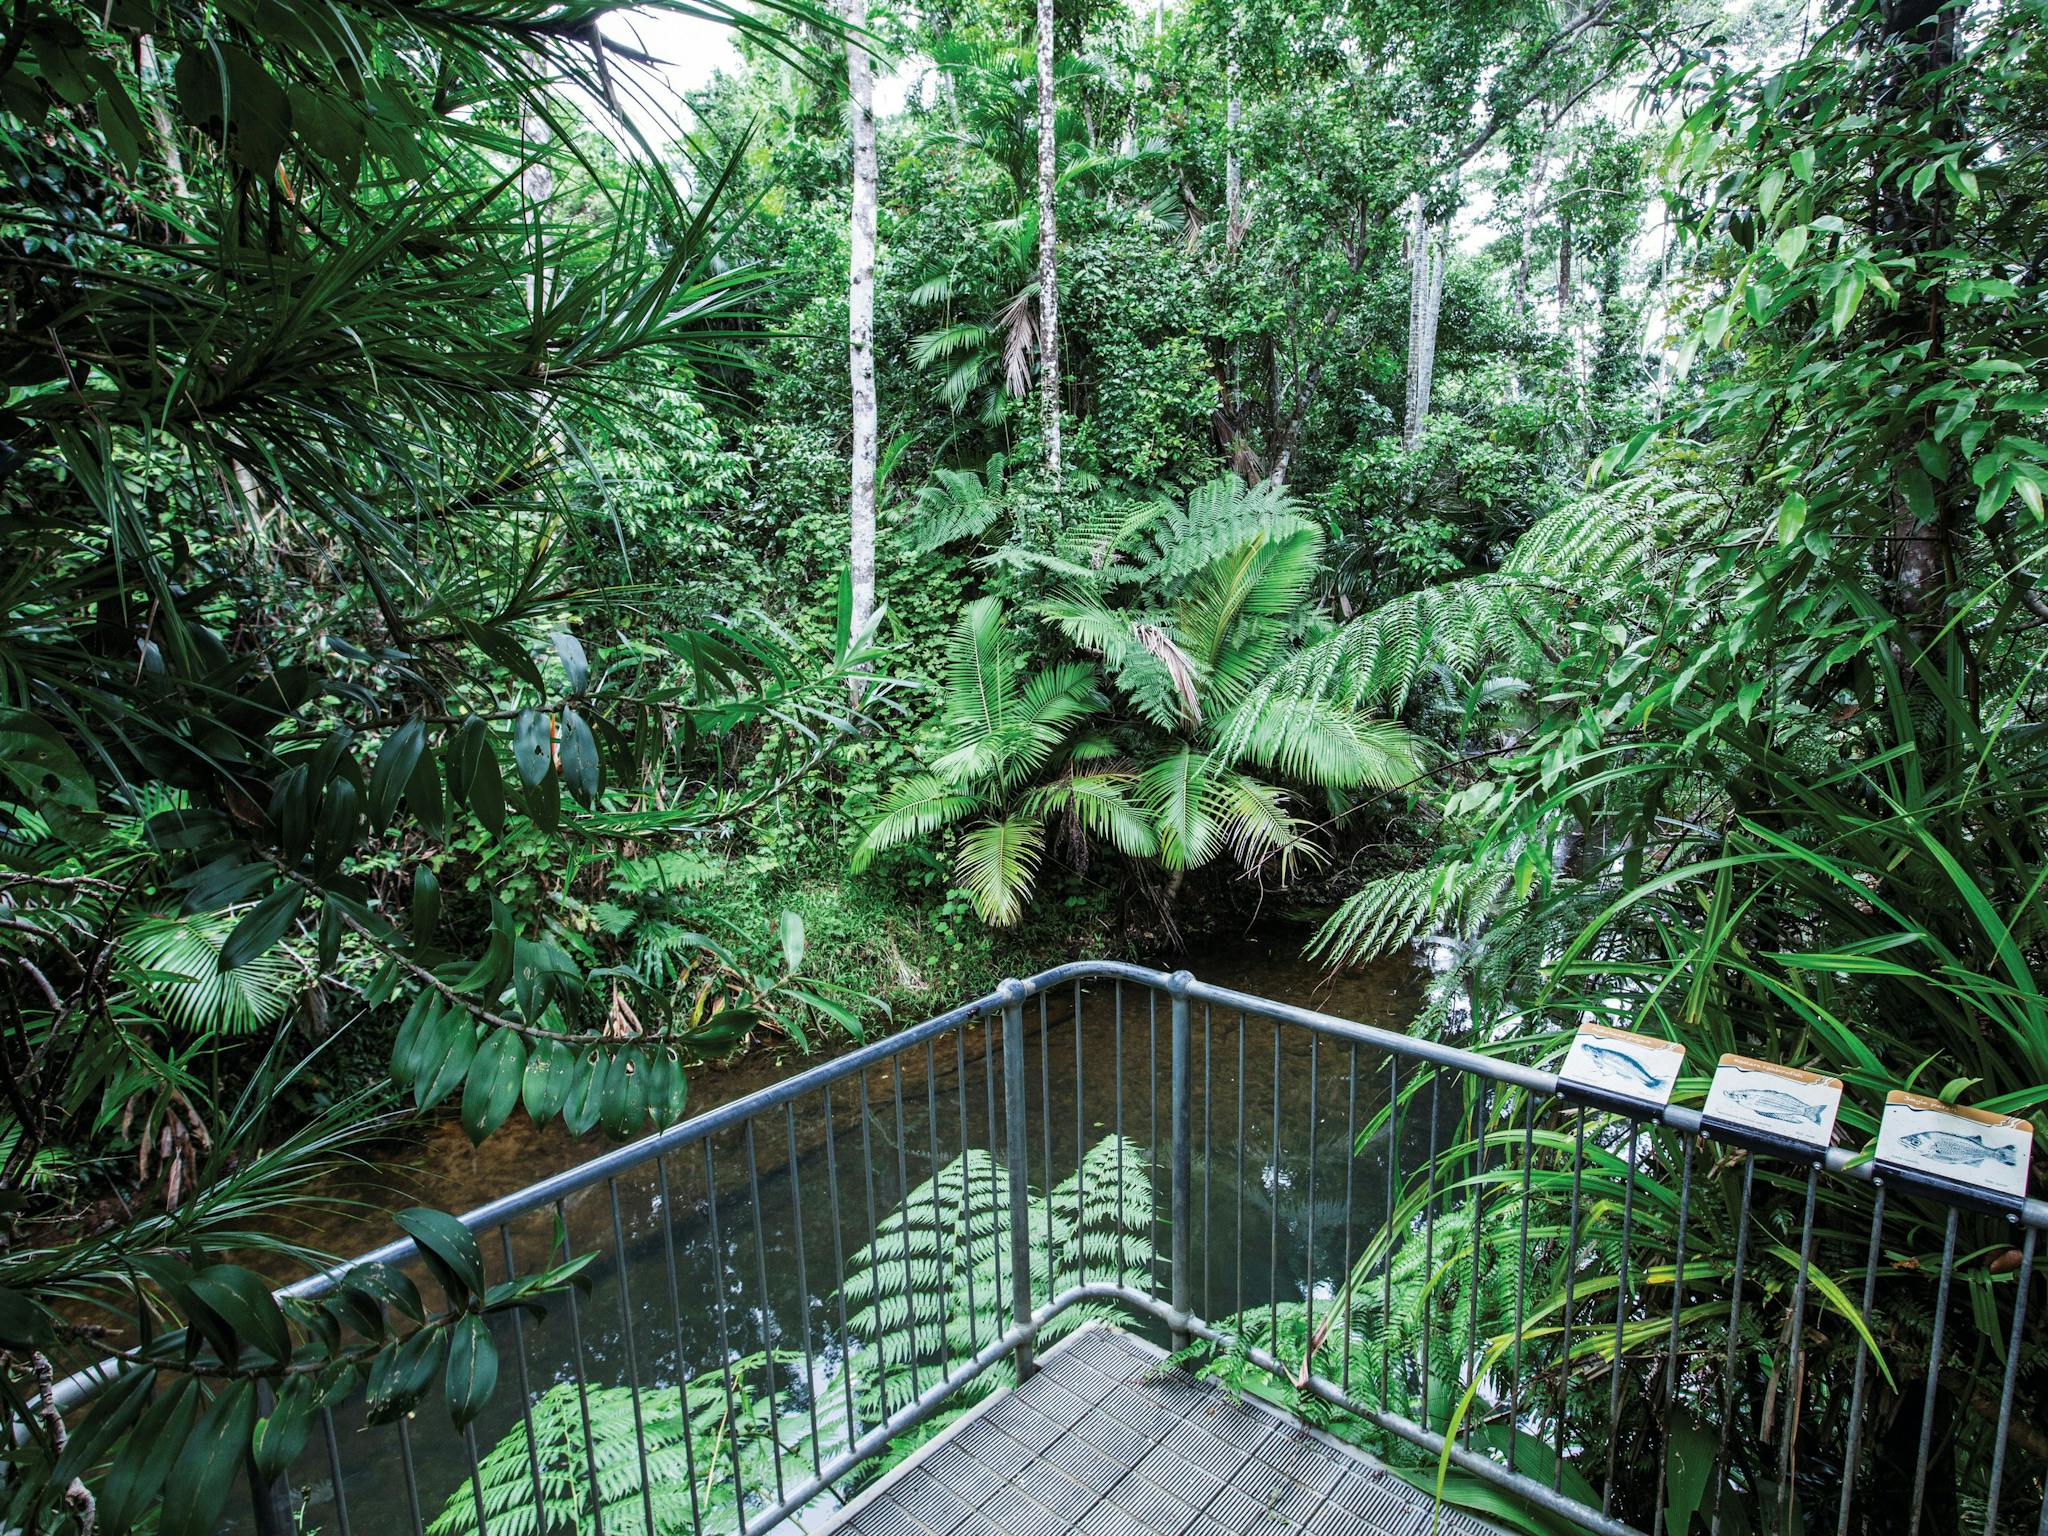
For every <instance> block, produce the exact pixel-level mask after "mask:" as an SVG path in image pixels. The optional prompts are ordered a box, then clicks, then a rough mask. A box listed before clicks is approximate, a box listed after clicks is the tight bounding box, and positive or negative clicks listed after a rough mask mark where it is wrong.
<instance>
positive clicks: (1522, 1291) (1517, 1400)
mask: <svg viewBox="0 0 2048 1536" xmlns="http://www.w3.org/2000/svg"><path fill="white" fill-rule="evenodd" d="M1522 1100H1523V1103H1522V1110H1523V1113H1522V1211H1521V1225H1522V1233H1521V1237H1520V1239H1519V1240H1518V1242H1517V1245H1516V1248H1515V1346H1514V1348H1515V1369H1514V1374H1513V1375H1512V1376H1510V1377H1509V1378H1508V1470H1509V1471H1510V1472H1518V1471H1520V1470H1521V1468H1520V1466H1519V1465H1518V1463H1519V1459H1520V1458H1519V1455H1518V1452H1519V1450H1520V1447H1521V1443H1522V1333H1523V1329H1524V1325H1525V1324H1526V1322H1527V1320H1528V1315H1529V1207H1530V1205H1531V1204H1532V1203H1533V1201H1532V1199H1531V1190H1532V1187H1533V1183H1534V1180H1535V1177H1536V1095H1535V1094H1533V1093H1530V1092H1529V1091H1528V1090H1527V1089H1526V1088H1525V1089H1523V1090H1522Z"/></svg>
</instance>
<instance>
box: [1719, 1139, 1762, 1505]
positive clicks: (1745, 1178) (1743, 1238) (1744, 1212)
mask: <svg viewBox="0 0 2048 1536" xmlns="http://www.w3.org/2000/svg"><path fill="white" fill-rule="evenodd" d="M1755 1189H1756V1159H1755V1158H1754V1157H1745V1158H1744V1159H1743V1160H1742V1202H1741V1204H1740V1205H1739V1206H1738V1207H1737V1209H1736V1215H1735V1267H1734V1269H1733V1271H1732V1272H1731V1274H1730V1276H1729V1281H1728V1349H1727V1358H1726V1359H1725V1360H1724V1361H1723V1363H1722V1368H1721V1434H1720V1442H1719V1444H1718V1445H1716V1446H1715V1448H1714V1466H1713V1469H1712V1470H1710V1472H1709V1476H1711V1477H1713V1480H1714V1510H1713V1515H1712V1517H1711V1518H1710V1520H1709V1521H1708V1527H1709V1531H1710V1533H1711V1536H1721V1490H1722V1488H1723V1487H1724V1486H1725V1485H1726V1484H1727V1481H1728V1477H1727V1465H1728V1431H1729V1428H1730V1426H1731V1425H1732V1424H1733V1422H1734V1418H1735V1358H1736V1355H1737V1353H1738V1352H1739V1351H1740V1349H1741V1347H1742V1271H1743V1268H1744V1265H1745V1263H1746V1262H1747V1260H1748V1258H1749V1207H1750V1200H1751V1197H1752V1196H1753V1194H1754V1193H1755ZM1716 1474H1718V1475H1716Z"/></svg>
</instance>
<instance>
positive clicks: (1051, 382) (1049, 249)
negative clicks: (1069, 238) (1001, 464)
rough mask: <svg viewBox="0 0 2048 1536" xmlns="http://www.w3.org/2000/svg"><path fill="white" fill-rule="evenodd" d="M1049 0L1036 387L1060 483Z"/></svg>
mask: <svg viewBox="0 0 2048 1536" xmlns="http://www.w3.org/2000/svg"><path fill="white" fill-rule="evenodd" d="M1052 46H1053V0H1038V364H1039V370H1038V387H1039V413H1040V416H1041V417H1042V419H1043V424H1044V432H1045V467H1046V472H1047V473H1048V474H1050V475H1051V476H1052V483H1053V485H1054V486H1055V487H1057V486H1058V485H1059V483H1060V476H1061V463H1060V295H1059V266H1058V263H1057V261H1056V259H1055V256H1054V252H1055V251H1056V250H1057V248H1058V243H1059V223H1058V209H1057V208H1056V207H1055V206H1054V205H1055V197H1054V192H1055V186H1056V180H1057V177H1058V174H1059V168H1058V162H1057V157H1056V155H1055V145H1054V141H1053V112H1054V109H1055V106H1056V103H1055V101H1054V99H1053V82H1052Z"/></svg>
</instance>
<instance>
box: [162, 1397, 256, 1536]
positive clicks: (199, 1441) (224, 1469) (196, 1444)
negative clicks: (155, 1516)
mask: <svg viewBox="0 0 2048 1536" xmlns="http://www.w3.org/2000/svg"><path fill="white" fill-rule="evenodd" d="M255 1428H256V1383H255V1382H253V1381H249V1380H246V1379H244V1380H241V1381H235V1382H231V1383H229V1384H228V1385H227V1386H225V1387H223V1388H222V1389H221V1390H220V1391H219V1392H218V1393H217V1394H216V1395H215V1397H214V1399H213V1401H212V1403H210V1404H209V1405H208V1406H207V1409H206V1412H205V1413H204V1414H203V1415H201V1416H200V1419H199V1422H198V1423H197V1424H195V1425H194V1426H193V1427H192V1433H191V1434H190V1435H189V1436H188V1437H187V1438H186V1440H185V1444H184V1446H183V1448H182V1449H181V1450H180V1451H179V1452H178V1459H177V1461H176V1462H174V1463H173V1464H172V1466H171V1472H170V1476H169V1477H168V1478H166V1479H165V1481H164V1502H163V1517H162V1519H161V1520H160V1521H159V1523H158V1525H157V1531H158V1533H159V1536H213V1532H214V1529H215V1527H217V1526H218V1525H219V1524H220V1517H221V1514H222V1512H223V1511H224V1510H225V1509H226V1508H227V1502H228V1494H229V1492H230V1491H231V1490H232V1489H233V1488H234V1486H235V1478H236V1475H237V1473H238V1472H239V1471H240V1470H241V1465H242V1458H243V1457H244V1456H246V1455H247V1454H248V1452H249V1447H250V1436H251V1434H252V1433H253V1432H254V1430H255Z"/></svg>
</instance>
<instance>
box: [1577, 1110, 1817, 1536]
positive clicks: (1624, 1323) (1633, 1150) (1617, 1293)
mask: <svg viewBox="0 0 2048 1536" xmlns="http://www.w3.org/2000/svg"><path fill="white" fill-rule="evenodd" d="M1626 1123H1627V1125H1628V1174H1627V1180H1626V1182H1625V1183H1624V1184H1623V1186H1622V1195H1621V1274H1620V1276H1619V1281H1620V1283H1619V1284H1617V1285H1616V1286H1615V1288H1614V1358H1613V1359H1612V1360H1610V1361H1609V1362H1608V1363H1607V1471H1606V1473H1605V1475H1604V1477H1603V1478H1602V1480H1601V1485H1600V1513H1601V1514H1603V1515H1612V1514H1613V1513H1614V1463H1615V1456H1616V1453H1617V1452H1618V1451H1619V1450H1620V1448H1621V1346H1622V1342H1623V1341H1624V1340H1625V1339H1626V1338H1627V1337H1628V1303H1629V1295H1628V1261H1629V1240H1630V1238H1631V1237H1632V1236H1633V1235H1634V1233H1633V1229H1634V1227H1635V1219H1636V1164H1637V1161H1638V1159H1639V1158H1640V1157H1641V1147H1642V1140H1643V1137H1642V1126H1641V1125H1640V1124H1638V1123H1637V1122H1636V1121H1634V1120H1629V1121H1627V1122H1626ZM1808 1214H1809V1215H1811V1212H1809V1213H1808Z"/></svg>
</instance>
